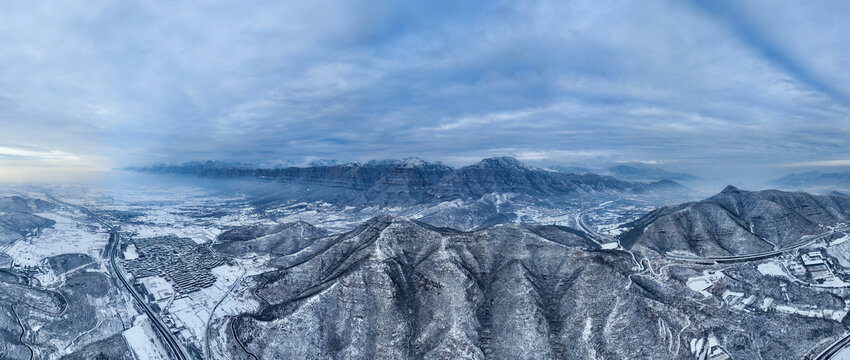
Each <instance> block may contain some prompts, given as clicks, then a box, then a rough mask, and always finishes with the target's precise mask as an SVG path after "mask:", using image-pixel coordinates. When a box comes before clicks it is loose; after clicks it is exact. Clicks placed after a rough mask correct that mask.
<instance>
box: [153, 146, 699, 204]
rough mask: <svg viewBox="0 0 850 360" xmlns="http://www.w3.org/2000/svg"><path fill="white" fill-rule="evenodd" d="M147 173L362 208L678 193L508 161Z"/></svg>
mask: <svg viewBox="0 0 850 360" xmlns="http://www.w3.org/2000/svg"><path fill="white" fill-rule="evenodd" d="M137 170H141V171H146V172H152V173H173V174H191V175H199V176H207V177H224V178H244V177H250V178H261V179H268V180H276V181H277V182H279V184H280V187H279V188H277V189H275V190H272V191H268V188H264V192H265V195H264V197H265V198H266V199H269V201H271V199H274V198H276V197H277V198H296V199H298V200H299V201H328V202H331V203H335V204H344V205H355V206H358V205H363V206H371V205H377V206H390V207H392V206H410V205H414V204H423V203H436V202H443V201H451V200H454V199H471V200H475V199H479V198H481V197H482V196H484V195H486V194H491V193H517V194H522V195H527V196H530V197H534V198H540V199H546V198H550V197H563V196H570V195H576V196H577V195H582V194H593V193H645V192H660V191H683V190H684V187H682V186H681V185H679V184H676V183H675V182H672V181H664V182H655V183H650V184H647V183H636V182H628V181H622V180H618V179H615V178H612V177H607V176H600V175H596V174H566V173H561V172H554V171H547V170H543V169H538V168H533V167H530V166H527V165H525V164H523V163H521V162H519V161H517V160H516V159H513V158H508V157H500V158H490V159H484V160H482V161H481V162H479V163H477V164H473V165H470V166H466V167H462V168H459V169H453V168H450V167H448V166H445V165H442V164H434V163H428V162H424V161H421V160H412V159H407V160H404V161H388V162H374V163H365V164H363V163H351V164H343V165H333V166H316V167H304V168H295V167H292V168H281V169H252V168H247V167H245V166H244V165H241V164H240V165H239V166H235V165H233V166H228V165H226V164H222V163H215V162H209V163H192V164H186V165H183V166H164V165H163V166H153V167H147V168H141V169H137Z"/></svg>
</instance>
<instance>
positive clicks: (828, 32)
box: [0, 0, 850, 181]
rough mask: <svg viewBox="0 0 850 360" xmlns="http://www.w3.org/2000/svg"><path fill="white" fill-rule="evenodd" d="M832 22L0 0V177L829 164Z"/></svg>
mask: <svg viewBox="0 0 850 360" xmlns="http://www.w3.org/2000/svg"><path fill="white" fill-rule="evenodd" d="M848 18H850V2H843V1H809V2H792V1H746V2H744V1H710V2H709V1H598V0H593V1H516V2H504V1H417V2H400V1H367V2H361V1H303V2H300V1H299V2H296V1H284V2H280V1H266V2H262V1H261V2H251V3H246V2H218V1H205V2H196V3H191V4H190V3H186V2H166V1H152V2H144V3H137V2H133V1H114V2H107V1H62V2H46V1H45V2H41V1H7V2H2V3H0V181H5V180H18V181H21V180H30V179H32V180H39V179H41V180H44V179H51V180H56V179H63V178H65V177H66V176H68V177H69V178H70V177H74V178H78V177H85V174H88V173H94V172H97V171H101V170H106V169H110V168H114V167H123V166H132V165H145V164H150V163H158V162H166V163H179V162H184V161H192V160H206V159H219V160H231V161H242V162H254V163H273V162H278V161H301V160H304V159H321V158H324V159H339V160H365V159H384V158H404V157H407V156H419V157H422V158H425V159H429V160H438V161H443V162H446V163H448V164H452V165H463V164H467V163H472V162H474V161H477V160H478V159H480V158H483V157H490V156H502V155H506V156H514V157H517V158H519V159H520V160H524V161H528V162H530V163H533V164H538V165H546V164H567V165H577V166H589V167H594V166H604V165H605V164H612V163H623V162H642V163H649V164H656V165H658V166H660V167H662V168H665V169H668V170H675V171H685V172H690V173H694V174H697V175H700V176H705V177H712V178H719V177H728V178H730V179H736V178H759V179H763V180H766V179H768V178H772V177H777V176H779V175H782V174H785V173H789V172H795V171H803V170H810V169H822V170H830V171H850V71H848V70H847V69H848V68H850V46H848V45H850V44H848V37H847V34H848V33H850V22H848V21H847V19H848ZM71 174H73V175H71Z"/></svg>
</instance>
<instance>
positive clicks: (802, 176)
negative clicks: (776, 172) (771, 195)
mask: <svg viewBox="0 0 850 360" xmlns="http://www.w3.org/2000/svg"><path fill="white" fill-rule="evenodd" d="M768 184H769V185H770V186H776V187H779V188H782V189H792V190H811V191H829V190H850V172H836V173H825V172H821V171H809V172H804V173H793V174H789V175H786V176H783V177H781V178H779V179H775V180H772V181H770V182H768Z"/></svg>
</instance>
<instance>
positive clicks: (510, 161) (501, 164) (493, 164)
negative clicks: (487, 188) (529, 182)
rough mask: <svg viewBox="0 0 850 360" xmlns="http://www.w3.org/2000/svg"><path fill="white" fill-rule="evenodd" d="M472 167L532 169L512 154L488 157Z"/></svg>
mask: <svg viewBox="0 0 850 360" xmlns="http://www.w3.org/2000/svg"><path fill="white" fill-rule="evenodd" d="M470 166H472V167H480V168H490V169H506V168H521V169H530V167H529V166H528V165H526V164H524V163H522V162H521V161H519V160H517V159H515V158H512V157H510V156H499V157H492V158H486V159H483V160H481V161H479V162H478V163H476V164H473V165H470Z"/></svg>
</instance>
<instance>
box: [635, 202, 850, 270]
mask: <svg viewBox="0 0 850 360" xmlns="http://www.w3.org/2000/svg"><path fill="white" fill-rule="evenodd" d="M848 220H850V197H847V196H845V195H842V194H837V193H833V194H829V195H811V194H806V193H797V192H783V191H777V190H767V191H753V192H751V191H743V190H739V189H737V188H735V187H733V186H729V187H727V188H726V189H724V190H723V191H722V192H721V193H719V194H717V195H715V196H713V197H710V198H708V199H706V200H703V201H699V202H693V203H686V204H682V205H678V206H673V207H663V208H660V209H657V210H655V211H653V212H651V213H649V214H647V215H646V216H644V217H642V218H640V219H638V220H636V221H634V222H633V223H631V224H628V225H626V226H627V227H631V229H630V230H629V231H627V232H626V233H624V234H623V235H621V237H620V242H621V244H623V245H624V246H627V247H631V246H632V245H635V244H638V245H640V246H643V247H646V248H648V249H651V250H653V251H655V252H658V253H662V254H663V253H667V252H671V251H682V252H687V253H691V254H695V255H700V256H727V255H745V254H752V253H758V252H762V251H769V250H775V249H781V248H785V247H787V246H789V245H792V244H794V243H795V242H797V241H799V239H800V237H802V236H804V235H811V234H817V233H820V232H823V231H824V229H823V228H824V227H825V226H834V225H836V224H838V223H844V222H847V221H848Z"/></svg>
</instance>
